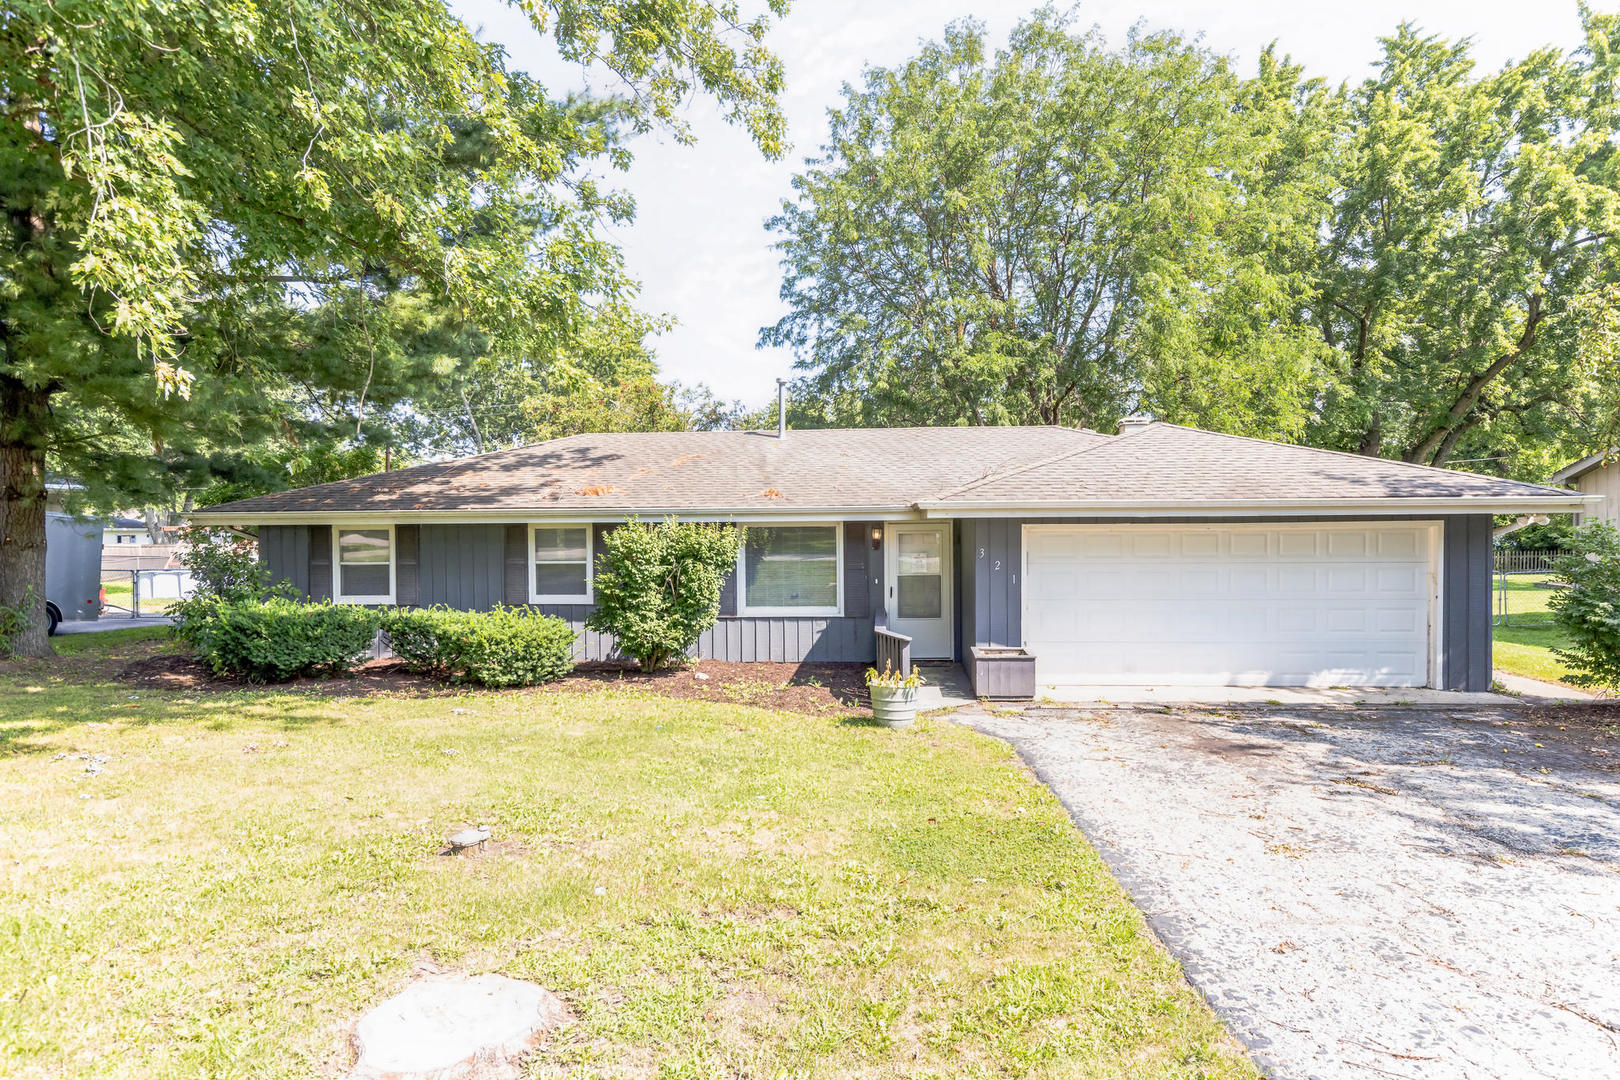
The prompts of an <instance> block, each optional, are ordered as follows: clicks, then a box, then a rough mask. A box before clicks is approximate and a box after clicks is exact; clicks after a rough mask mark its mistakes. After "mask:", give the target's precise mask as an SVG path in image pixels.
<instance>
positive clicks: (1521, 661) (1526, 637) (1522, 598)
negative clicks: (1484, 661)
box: [1491, 574, 1569, 683]
mask: <svg viewBox="0 0 1620 1080" xmlns="http://www.w3.org/2000/svg"><path fill="white" fill-rule="evenodd" d="M1551 579H1552V578H1551V575H1549V574H1512V575H1509V576H1508V579H1507V590H1506V596H1505V601H1506V607H1505V610H1506V621H1507V625H1505V626H1504V625H1495V626H1493V627H1492V637H1493V639H1494V641H1493V644H1492V655H1491V662H1492V665H1493V666H1494V667H1496V668H1497V669H1499V670H1501V671H1506V672H1508V673H1509V674H1512V675H1522V676H1524V677H1525V678H1530V679H1541V680H1542V681H1544V682H1553V683H1566V682H1567V680H1568V677H1569V669H1568V668H1567V667H1565V666H1564V664H1563V663H1561V662H1560V661H1559V660H1558V658H1557V657H1555V656H1554V655H1553V653H1552V651H1553V649H1555V648H1562V647H1563V646H1564V645H1565V643H1566V639H1565V637H1564V634H1563V631H1561V630H1559V629H1558V628H1557V627H1556V626H1554V625H1553V622H1552V616H1551V613H1550V612H1549V611H1548V609H1547V602H1548V601H1549V600H1551V599H1552V597H1553V595H1554V590H1552V589H1547V588H1542V587H1540V586H1541V583H1542V582H1546V581H1550V580H1551ZM1491 584H1492V590H1493V591H1492V594H1491V605H1492V606H1491V610H1492V612H1493V613H1494V614H1495V615H1496V616H1497V618H1496V622H1497V623H1498V624H1500V623H1501V622H1502V615H1503V612H1504V595H1503V592H1502V591H1501V579H1500V578H1499V577H1497V578H1492V579H1491Z"/></svg>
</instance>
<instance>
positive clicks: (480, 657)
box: [383, 607, 575, 686]
mask: <svg viewBox="0 0 1620 1080" xmlns="http://www.w3.org/2000/svg"><path fill="white" fill-rule="evenodd" d="M383 632H384V633H385V634H387V635H388V643H389V645H390V646H392V648H393V650H394V655H395V656H397V657H398V658H399V659H400V660H402V661H404V663H405V666H406V667H407V668H408V669H410V670H411V671H414V672H416V673H417V674H420V675H437V676H440V677H442V678H450V679H456V680H458V681H466V682H473V683H479V684H481V685H483V686H533V685H534V684H536V683H543V682H549V681H551V680H552V679H560V678H562V677H563V676H564V675H567V674H568V673H569V672H570V671H572V670H573V669H574V659H573V656H574V637H575V635H574V631H573V630H571V629H569V627H568V624H567V623H566V622H564V621H563V620H561V619H559V618H556V617H554V616H551V615H537V614H534V613H533V612H531V611H529V610H528V609H527V608H505V607H498V608H496V609H495V610H493V611H457V610H455V609H454V608H447V607H431V608H417V609H415V610H410V611H391V612H389V613H388V614H387V615H385V616H384V617H383Z"/></svg>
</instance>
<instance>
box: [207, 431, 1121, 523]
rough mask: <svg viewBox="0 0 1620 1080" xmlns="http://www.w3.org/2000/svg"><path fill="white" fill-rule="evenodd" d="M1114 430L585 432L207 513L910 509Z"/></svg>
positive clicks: (1093, 442) (227, 505)
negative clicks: (783, 434) (922, 500)
mask: <svg viewBox="0 0 1620 1080" xmlns="http://www.w3.org/2000/svg"><path fill="white" fill-rule="evenodd" d="M1107 438H1108V437H1107V436H1104V435H1099V434H1097V433H1096V432H1092V431H1082V430H1079V429H1076V428H1064V427H941V428H863V429H823V430H804V431H789V432H788V433H787V437H786V438H783V439H778V438H777V436H776V433H775V432H774V431H773V432H761V431H677V432H643V433H620V434H607V435H574V436H570V437H568V438H566V439H554V440H552V441H551V442H544V443H535V444H534V445H532V446H520V447H517V448H516V449H512V450H497V451H495V452H493V453H489V454H480V455H478V456H476V457H469V458H461V459H459V460H456V461H447V462H444V463H442V464H436V465H417V466H413V467H411V468H408V469H398V470H395V471H393V472H388V473H378V474H376V475H373V476H363V477H359V478H357V479H354V480H339V481H336V482H334V483H330V484H318V485H316V486H314V487H307V488H298V489H296V490H293V491H282V492H277V493H275V494H273V495H261V496H258V497H257V498H252V499H243V500H240V501H238V502H233V503H225V504H223V505H221V506H212V507H208V508H207V511H206V512H207V513H210V514H214V513H222V512H240V513H243V514H252V513H260V512H272V513H283V512H288V511H339V510H366V511H396V510H397V511H421V510H469V509H476V510H496V509H500V510H548V511H555V510H564V509H579V510H607V511H612V512H617V513H624V512H626V511H630V510H707V509H713V508H723V509H727V510H737V509H756V508H757V509H771V508H773V507H779V508H783V509H795V510H807V509H815V508H821V507H837V508H852V507H865V506H870V507H905V506H910V505H912V504H913V503H915V502H916V501H917V500H918V499H920V498H924V497H927V496H930V495H936V494H940V493H943V492H945V491H949V490H951V489H952V488H957V487H961V486H962V485H964V484H968V483H971V482H973V481H974V480H978V479H981V478H983V477H985V476H989V475H991V474H993V473H996V472H1000V471H1005V470H1007V469H1009V468H1012V467H1013V466H1015V465H1018V464H1022V463H1026V462H1030V461H1038V460H1041V459H1043V458H1048V457H1052V456H1053V455H1055V454H1059V453H1063V452H1066V451H1069V450H1077V449H1083V448H1085V447H1088V446H1094V445H1097V444H1099V443H1102V442H1105V441H1107Z"/></svg>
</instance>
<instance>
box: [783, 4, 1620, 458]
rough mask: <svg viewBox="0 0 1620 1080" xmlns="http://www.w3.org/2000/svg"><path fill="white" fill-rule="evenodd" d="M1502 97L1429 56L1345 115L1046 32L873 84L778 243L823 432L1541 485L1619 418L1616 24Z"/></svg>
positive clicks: (1158, 42)
mask: <svg viewBox="0 0 1620 1080" xmlns="http://www.w3.org/2000/svg"><path fill="white" fill-rule="evenodd" d="M1582 18H1583V20H1584V26H1585V31H1586V45H1585V46H1584V47H1583V48H1581V49H1579V50H1576V51H1574V52H1573V53H1569V54H1563V53H1560V52H1559V51H1557V50H1552V49H1542V50H1538V51H1536V52H1533V53H1531V54H1530V55H1529V56H1528V57H1527V58H1526V59H1525V60H1523V61H1520V62H1516V63H1512V64H1509V65H1507V66H1506V67H1504V68H1503V69H1502V70H1500V71H1497V72H1487V73H1483V74H1482V73H1480V72H1479V71H1477V70H1476V69H1475V67H1474V64H1473V62H1472V60H1471V59H1470V55H1469V53H1470V46H1469V44H1468V43H1467V42H1446V41H1442V40H1438V39H1435V38H1431V37H1425V36H1424V35H1422V34H1420V33H1418V32H1417V31H1416V30H1414V29H1413V28H1411V27H1403V28H1401V29H1400V30H1399V31H1398V32H1397V33H1396V34H1394V35H1393V36H1392V37H1390V38H1388V39H1387V40H1385V41H1384V43H1383V60H1382V63H1381V65H1380V67H1379V70H1378V71H1377V73H1376V74H1375V75H1374V76H1373V77H1372V78H1370V79H1367V80H1365V81H1364V82H1362V83H1360V84H1356V85H1348V86H1344V87H1341V88H1339V89H1337V90H1330V89H1328V88H1326V87H1324V86H1323V85H1321V84H1320V82H1318V81H1316V80H1312V79H1311V78H1309V77H1308V73H1307V72H1304V71H1302V70H1301V69H1300V68H1299V67H1298V66H1297V65H1293V64H1291V63H1289V62H1288V61H1287V60H1285V59H1281V58H1279V57H1278V56H1277V55H1276V54H1275V53H1274V52H1273V51H1271V50H1267V51H1265V52H1263V53H1262V56H1261V60H1260V64H1259V67H1258V70H1257V71H1256V72H1255V73H1254V74H1253V75H1252V76H1249V77H1245V78H1239V77H1238V76H1237V75H1236V74H1235V73H1234V72H1233V71H1232V70H1231V68H1230V66H1229V65H1228V64H1227V63H1226V62H1225V61H1224V60H1222V59H1221V58H1219V57H1216V56H1213V55H1211V54H1209V53H1208V52H1207V51H1205V50H1202V49H1200V48H1197V47H1196V46H1193V45H1190V44H1188V43H1186V42H1185V41H1183V40H1181V39H1179V38H1177V37H1175V36H1174V35H1167V34H1158V35H1149V36H1135V37H1132V38H1131V39H1130V40H1129V41H1128V42H1127V43H1126V44H1125V45H1124V46H1123V47H1121V48H1117V49H1110V48H1108V47H1106V46H1105V45H1104V44H1103V43H1102V42H1101V41H1100V40H1099V39H1098V38H1097V37H1096V36H1095V35H1094V34H1075V33H1073V32H1072V31H1071V30H1070V29H1069V27H1068V26H1067V25H1066V24H1065V23H1064V21H1063V20H1062V19H1061V18H1058V17H1055V16H1053V15H1051V14H1050V13H1046V12H1043V13H1039V14H1037V15H1036V16H1035V17H1034V18H1033V19H1032V20H1031V21H1030V22H1028V23H1026V24H1024V25H1022V26H1020V27H1019V28H1018V29H1017V30H1015V31H1014V33H1013V34H1012V37H1011V39H1010V40H1009V42H1008V45H1007V46H1006V48H1005V49H1003V50H1001V51H1000V52H998V53H996V54H995V55H994V56H993V57H992V56H988V55H986V52H985V47H984V42H983V35H982V32H981V31H980V29H979V28H978V27H977V26H976V25H973V24H963V25H958V26H954V27H951V28H950V29H948V31H947V32H946V34H945V37H944V39H943V40H942V41H941V42H939V43H936V44H931V45H928V46H926V47H924V48H923V50H922V51H921V52H920V54H919V55H918V56H917V57H916V58H915V59H914V60H912V61H910V62H908V63H906V64H904V65H902V66H900V67H898V68H895V69H873V70H871V71H869V72H867V74H866V78H865V81H864V85H863V86H862V87H861V88H859V89H854V88H851V89H848V90H846V93H845V101H844V102H843V104H842V106H841V107H840V108H838V109H836V110H834V111H832V113H831V114H830V116H829V139H828V142H827V144H826V146H825V147H824V148H823V151H822V153H821V155H820V156H819V157H818V158H815V159H813V160H811V161H810V162H809V163H808V167H807V168H806V169H805V170H804V172H802V173H801V175H799V176H798V177H797V178H796V179H795V181H794V187H795V197H794V199H793V200H792V201H790V202H788V203H787V204H786V205H785V206H784V209H783V212H782V214H781V215H780V216H778V217H777V218H775V219H773V221H772V222H771V223H770V224H771V226H772V228H774V229H775V230H776V231H777V232H778V233H779V234H780V238H779V248H780V250H781V252H782V261H783V286H782V297H783V299H784V301H785V302H786V303H787V305H788V308H789V311H788V314H787V315H786V317H784V318H783V319H782V320H781V321H780V322H778V323H777V324H776V325H775V326H773V327H770V328H767V329H766V330H765V331H764V333H763V340H764V342H766V343H768V344H776V345H786V346H789V347H791V348H793V349H794V350H795V351H796V352H797V354H798V362H799V366H800V368H801V369H802V370H803V372H804V375H803V377H802V379H801V380H800V385H799V391H800V392H799V394H798V395H797V400H798V404H797V406H796V408H797V409H798V410H799V412H800V414H801V415H800V420H801V422H808V423H829V424H833V423H848V422H857V423H874V424H893V423H919V422H947V423H949V422H957V423H1029V422H1045V423H1054V422H1062V423H1079V424H1086V425H1091V426H1096V427H1104V428H1106V427H1107V426H1109V425H1110V424H1111V423H1112V422H1113V420H1114V419H1115V418H1116V417H1118V416H1119V414H1121V413H1123V412H1125V411H1128V410H1131V409H1142V410H1145V411H1148V412H1150V413H1152V414H1153V415H1155V416H1158V417H1161V418H1164V419H1170V420H1176V421H1182V422H1190V423H1194V424H1198V425H1201V426H1206V427H1212V428H1216V429H1218V430H1225V431H1234V432H1239V433H1243V434H1253V435H1262V436H1266V437H1270V438H1281V439H1285V440H1292V441H1302V442H1309V443H1312V444H1314V445H1320V446H1327V447H1332V448H1335V449H1343V450H1351V451H1360V452H1362V453H1367V454H1379V455H1386V456H1390V457H1399V458H1404V459H1406V460H1409V461H1416V462H1423V463H1427V464H1434V465H1443V464H1447V463H1458V464H1466V465H1469V466H1472V467H1476V468H1482V469H1486V470H1488V471H1494V472H1501V473H1507V474H1510V475H1516V476H1522V477H1527V478H1533V479H1541V478H1543V477H1545V476H1546V474H1547V472H1548V471H1549V469H1550V468H1551V467H1556V464H1557V462H1558V459H1559V458H1560V457H1564V458H1566V460H1567V456H1568V455H1571V454H1574V453H1578V452H1584V451H1585V450H1590V449H1596V448H1597V447H1599V446H1602V445H1609V444H1610V443H1608V442H1607V440H1609V439H1612V438H1613V437H1614V435H1615V431H1616V427H1617V421H1616V411H1617V405H1620V374H1617V368H1616V363H1615V359H1616V355H1617V352H1620V350H1617V348H1616V342H1617V341H1620V313H1617V305H1616V299H1617V297H1620V274H1617V267H1616V262H1615V255H1614V252H1615V228H1616V224H1617V217H1616V215H1617V213H1620V198H1617V194H1620V173H1617V170H1620V158H1617V155H1616V152H1615V146H1616V142H1617V139H1620V113H1617V110H1620V92H1617V90H1620V20H1617V18H1616V17H1613V16H1607V15H1598V14H1595V13H1592V12H1589V11H1587V12H1583V14H1582Z"/></svg>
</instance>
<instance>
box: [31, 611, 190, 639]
mask: <svg viewBox="0 0 1620 1080" xmlns="http://www.w3.org/2000/svg"><path fill="white" fill-rule="evenodd" d="M173 625H174V620H173V619H171V618H169V617H168V616H167V615H142V616H141V617H140V618H138V619H132V618H128V617H126V616H118V615H109V616H107V617H106V618H102V619H92V620H90V621H89V622H65V623H60V624H58V625H57V627H56V636H57V637H61V636H62V635H63V634H99V633H102V632H103V631H107V630H128V629H130V628H131V627H134V626H173Z"/></svg>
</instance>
